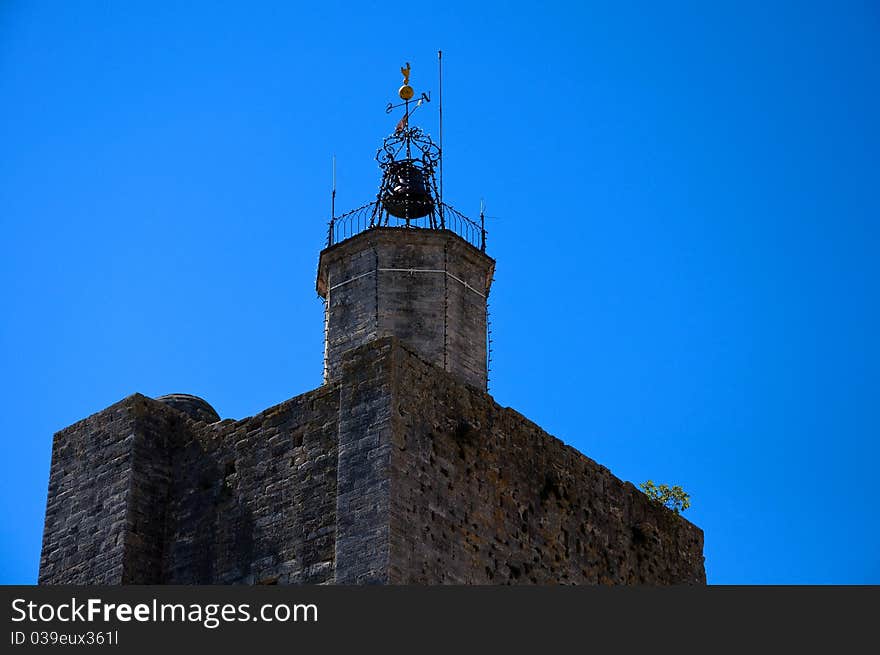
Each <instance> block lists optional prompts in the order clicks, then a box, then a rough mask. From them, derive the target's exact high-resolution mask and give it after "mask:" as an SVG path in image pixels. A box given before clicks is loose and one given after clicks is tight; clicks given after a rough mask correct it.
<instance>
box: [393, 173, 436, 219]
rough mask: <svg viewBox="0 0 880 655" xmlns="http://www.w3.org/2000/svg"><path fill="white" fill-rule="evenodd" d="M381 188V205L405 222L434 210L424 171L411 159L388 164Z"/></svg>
mask: <svg viewBox="0 0 880 655" xmlns="http://www.w3.org/2000/svg"><path fill="white" fill-rule="evenodd" d="M382 188H383V189H385V192H384V193H383V194H382V205H383V206H384V207H385V210H386V211H387V212H388V213H389V214H391V215H392V216H396V217H397V218H403V219H407V220H408V219H411V218H421V217H422V216H427V215H428V214H430V213H431V212H432V211H433V209H434V198H432V197H431V193H430V191H428V185H427V184H426V180H425V171H424V170H423V169H422V168H420V167H419V166H417V165H416V164H415V160H413V159H402V160H400V161H395V162H391V163H390V164H388V166H387V168H386V169H385V180H384V182H383V184H382Z"/></svg>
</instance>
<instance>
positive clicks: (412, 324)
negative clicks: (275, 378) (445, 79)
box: [317, 64, 495, 390]
mask: <svg viewBox="0 0 880 655" xmlns="http://www.w3.org/2000/svg"><path fill="white" fill-rule="evenodd" d="M401 72H402V73H403V75H404V81H403V86H401V87H400V89H399V91H398V95H399V96H400V99H401V100H402V102H401V103H399V104H397V105H394V104H390V103H389V105H388V107H387V108H386V110H387V112H388V113H390V112H391V111H393V110H395V109H398V108H403V112H404V113H403V117H402V118H401V119H400V121H399V122H398V123H397V127H396V128H395V130H394V132H393V133H392V134H391V135H390V136H388V137H387V138H386V139H385V140H384V142H383V144H382V147H380V148H379V151H378V153H377V155H376V160H377V162H378V163H379V167H380V169H381V170H382V181H381V184H380V186H379V192H378V194H377V197H376V200H375V201H373V202H371V203H368V204H366V205H364V206H363V207H360V208H358V209H355V210H353V211H351V212H348V213H346V214H343V215H341V216H338V217H337V216H335V215H334V216H332V217H331V220H330V225H329V231H328V236H327V247H326V248H325V249H324V250H323V251H322V252H321V255H320V260H319V263H318V279H317V290H318V294H319V295H320V296H321V297H322V298H323V299H324V307H325V310H324V313H325V316H324V320H325V330H324V333H325V340H324V381H325V382H329V381H332V380H333V379H335V378H336V377H337V376H339V375H340V374H341V373H342V371H341V370H340V365H341V361H342V354H343V353H345V352H346V351H348V350H351V349H352V348H356V347H358V346H361V345H363V344H365V343H367V342H369V341H372V340H373V339H377V338H382V337H386V336H394V337H397V338H399V339H400V340H401V341H402V342H404V343H405V344H407V345H408V346H409V347H410V348H411V349H413V350H414V351H415V352H416V353H418V354H419V355H420V356H421V357H422V358H423V359H425V360H427V361H428V362H430V363H432V364H435V365H436V366H439V367H441V368H443V369H445V370H447V371H449V372H451V373H452V374H454V375H456V376H458V377H459V378H460V379H461V380H462V381H464V382H466V383H467V384H470V385H473V386H475V387H478V388H480V389H483V390H485V389H486V387H487V382H488V334H487V329H488V321H487V310H488V305H487V301H488V296H489V289H490V286H491V284H492V276H493V273H494V270H495V261H494V260H493V259H492V258H491V257H489V256H488V255H486V252H485V251H486V230H485V227H484V223H483V219H482V217H481V219H480V222H479V223H477V222H475V221H472V220H471V219H469V218H467V217H466V216H464V215H463V214H461V213H460V212H458V211H456V210H455V209H453V208H452V207H450V206H449V205H446V204H445V203H444V202H443V199H442V195H441V193H440V192H438V184H437V175H436V173H437V172H438V169H439V170H441V171H442V156H443V153H442V150H441V148H440V147H438V146H437V145H436V144H435V143H434V142H433V141H432V140H431V138H430V137H429V136H428V135H427V134H425V133H424V132H423V131H422V130H421V129H419V128H418V127H412V126H410V118H411V116H412V114H413V112H414V111H415V110H416V109H418V108H419V107H421V106H422V105H424V104H426V103H427V102H430V96H429V95H428V94H426V93H423V94H422V95H421V97H420V98H419V100H417V101H413V98H414V95H415V93H414V91H413V89H412V87H410V86H409V74H410V66H409V64H407V65H406V67H405V68H402V69H401ZM440 188H442V183H441V186H440ZM334 214H335V212H334Z"/></svg>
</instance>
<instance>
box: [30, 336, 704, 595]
mask: <svg viewBox="0 0 880 655" xmlns="http://www.w3.org/2000/svg"><path fill="white" fill-rule="evenodd" d="M339 366H340V367H341V368H340V372H341V374H340V375H338V376H337V377H335V378H334V380H333V381H332V382H330V383H328V384H326V385H324V386H322V387H321V388H319V389H316V390H315V391H311V392H309V393H306V394H303V395H301V396H297V397H296V398H293V399H291V400H289V401H287V402H285V403H282V404H280V405H277V406H275V407H272V408H270V409H268V410H266V411H265V412H263V413H261V414H258V415H256V416H253V417H250V418H247V419H243V420H241V421H231V420H225V421H213V422H210V421H211V420H212V414H213V413H212V412H211V411H208V410H209V409H210V408H208V410H205V409H204V408H202V409H200V410H199V411H195V410H193V408H192V407H188V406H187V405H186V404H185V403H184V404H181V403H179V402H171V401H170V400H169V401H168V403H167V404H166V402H161V401H159V400H153V399H150V398H146V397H144V396H141V395H138V394H135V395H133V396H130V397H129V398H126V399H125V400H123V401H122V402H120V403H117V404H116V405H113V406H111V407H109V408H107V409H105V410H103V411H102V412H99V413H98V414H95V415H94V416H91V417H89V418H87V419H85V420H83V421H80V422H79V423H76V424H74V425H72V426H70V427H69V428H66V429H64V430H62V431H60V432H59V433H57V434H56V435H55V440H54V444H53V455H52V469H51V473H50V483H49V498H48V502H47V511H46V526H45V533H44V538H43V552H42V558H41V563H40V578H39V581H40V583H41V584H134V583H166V584H172V583H175V584H189V583H264V584H276V583H277V584H288V583H373V582H379V583H424V584H437V583H469V584H470V583H489V584H508V583H509V584H518V583H613V584H620V583H645V584H669V583H703V582H705V572H704V568H703V557H702V539H703V537H702V532H701V531H700V530H699V528H697V527H695V526H693V525H692V524H691V523H689V522H688V521H686V520H684V519H683V518H681V517H678V516H675V515H673V514H672V513H670V512H669V511H668V510H666V509H664V508H662V507H658V506H656V505H654V504H652V503H650V502H649V501H648V499H647V498H646V497H645V496H644V495H643V494H642V493H641V492H639V491H638V490H636V489H635V488H634V487H633V486H632V485H631V484H629V483H624V482H621V481H620V480H618V479H617V478H615V477H614V476H613V475H611V473H610V472H609V471H608V470H607V469H605V468H604V467H602V466H599V465H598V464H596V463H595V462H593V461H592V460H590V459H588V458H586V457H584V456H583V455H581V454H580V453H578V452H577V451H575V450H574V449H572V448H570V447H567V446H565V445H564V444H563V443H562V442H560V441H559V440H557V439H555V438H553V437H552V436H550V435H548V434H546V433H545V432H543V431H542V430H541V429H540V428H539V427H538V426H536V425H534V424H533V423H531V422H530V421H528V420H526V419H525V418H523V417H522V416H520V415H519V414H517V413H516V412H514V411H513V410H511V409H507V408H502V407H500V406H499V405H497V404H496V403H495V402H494V401H493V400H492V398H491V397H490V396H489V395H488V394H486V393H485V392H484V391H482V390H481V389H479V388H477V387H474V386H470V385H467V384H464V383H463V382H462V381H461V380H460V378H459V377H458V376H456V375H455V374H454V373H451V372H447V371H443V370H441V369H440V368H439V367H437V366H435V365H433V364H431V363H429V362H427V361H425V360H424V359H423V357H422V356H421V355H420V354H416V352H414V351H413V350H412V349H410V347H409V346H407V345H404V344H402V343H401V342H400V341H399V340H397V339H395V338H390V337H386V338H382V339H378V340H373V341H370V342H368V343H366V344H365V345H362V346H360V347H358V348H356V349H354V350H351V351H349V352H347V353H346V354H345V355H344V356H342V357H341V358H340V361H339ZM205 406H206V404H205ZM191 416H195V417H196V418H195V419H194V418H191Z"/></svg>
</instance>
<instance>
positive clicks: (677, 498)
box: [639, 480, 691, 514]
mask: <svg viewBox="0 0 880 655" xmlns="http://www.w3.org/2000/svg"><path fill="white" fill-rule="evenodd" d="M639 489H641V490H642V491H644V492H645V495H646V496H648V498H650V499H651V500H653V501H654V502H655V503H657V504H658V505H663V506H664V507H666V508H668V509H671V510H672V511H673V512H675V513H676V514H681V513H682V512H683V511H684V510H686V509H687V508H688V507H690V506H691V497H690V495H689V494H688V493H687V492H685V490H684V489H682V488H681V487H679V486H678V485H674V486H672V487H670V486H669V485H668V484H660V485H657V484H654V482H653V481H652V480H646V481H645V482H642V484H640V485H639Z"/></svg>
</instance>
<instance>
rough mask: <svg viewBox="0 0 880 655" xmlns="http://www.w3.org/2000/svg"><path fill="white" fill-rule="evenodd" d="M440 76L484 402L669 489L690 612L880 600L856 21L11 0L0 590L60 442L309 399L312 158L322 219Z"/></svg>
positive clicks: (864, 92)
mask: <svg viewBox="0 0 880 655" xmlns="http://www.w3.org/2000/svg"><path fill="white" fill-rule="evenodd" d="M438 48H442V49H443V52H444V64H445V67H444V89H443V90H444V119H445V125H444V139H445V146H446V153H447V157H446V160H445V173H446V178H445V199H446V200H447V201H449V202H451V203H452V204H453V205H454V206H456V207H457V208H459V209H460V210H461V211H463V212H465V213H468V214H471V215H475V214H477V212H478V208H479V203H480V199H481V198H485V200H486V204H487V213H488V214H489V215H490V216H491V217H492V218H491V219H490V221H489V229H490V235H489V252H490V254H491V255H492V256H494V257H495V258H496V259H497V261H498V266H497V277H496V281H495V286H494V287H493V291H492V296H491V308H492V317H493V325H494V332H493V337H494V342H495V351H494V361H493V371H492V381H491V391H492V393H493V395H494V396H495V398H496V399H497V400H498V402H500V403H501V404H503V405H509V406H511V407H514V408H515V409H517V410H518V411H520V412H522V413H523V414H525V415H526V416H528V417H529V418H531V419H532V420H534V421H536V422H537V423H538V424H540V425H541V426H542V427H544V428H545V429H546V430H547V431H549V432H551V433H552V434H554V435H556V436H558V437H559V438H560V439H562V440H563V441H565V442H566V443H569V444H571V445H573V446H575V447H576V448H578V449H579V450H581V451H582V452H584V453H585V454H587V455H588V456H590V457H592V458H593V459H595V460H597V461H598V462H600V463H601V464H604V465H606V466H608V467H609V468H610V469H611V470H612V472H614V473H615V474H616V475H618V476H619V477H621V478H623V479H627V480H632V481H634V482H640V481H642V480H645V479H646V478H652V479H654V480H655V481H658V482H664V481H665V482H670V483H678V484H681V485H683V486H684V487H685V489H687V490H688V491H689V492H690V493H691V495H692V497H693V507H692V509H691V510H689V511H688V512H687V514H686V516H687V517H688V518H689V519H690V520H692V521H693V522H694V523H696V524H697V525H699V526H700V527H702V528H703V529H704V530H705V534H706V547H705V554H706V570H707V574H708V579H709V581H710V582H713V583H880V549H878V546H877V544H878V542H880V521H878V518H880V515H878V511H877V494H876V483H875V481H876V478H877V466H878V461H880V443H878V442H880V439H878V437H880V419H878V414H880V410H878V407H880V400H878V399H880V380H878V371H880V348H878V343H877V337H878V334H880V314H878V298H880V293H878V291H880V290H878V286H880V228H878V223H877V221H878V217H880V129H878V117H880V8H878V5H877V4H876V3H871V2H827V3H810V2H791V3H784V2H771V3H767V2H729V3H706V2H694V3H677V2H676V3H655V2H645V3H637V4H629V3H621V2H609V3H601V4H593V3H581V2H570V3H544V2H541V3H535V2H524V3H493V2H486V3H477V2H444V3H412V2H409V3H403V4H400V3H397V4H395V3H388V2H381V3H357V4H355V3H352V4H351V5H337V4H334V3H329V2H320V3H316V2H312V3H307V4H298V3H294V2H277V3H270V2H254V3H242V2H226V3H223V2H187V3H171V2H167V3H158V2H25V1H15V0H12V1H10V0H5V1H3V2H2V3H0V227H2V238H0V244H2V245H0V248H2V257H0V290H2V291H0V293H2V304H0V307H2V312H3V314H2V316H3V319H2V322H0V354H2V376H0V398H2V412H0V434H2V440H3V457H2V467H3V468H2V475H0V511H2V516H0V582H6V583H11V582H18V583H30V582H33V581H35V579H36V574H37V567H38V560H39V551H40V540H41V532H42V521H43V513H44V510H45V500H46V488H47V479H48V472H49V461H50V452H51V451H50V449H51V441H52V434H53V433H54V432H55V431H57V430H59V429H61V428H63V427H65V426H66V425H68V424H70V423H72V422H74V421H76V420H78V419H80V418H83V417H85V416H87V415H89V414H91V413H93V412H95V411H98V410H100V409H101V408H103V407H105V406H107V405H109V404H111V403H113V402H115V401H117V400H120V399H121V398H123V397H125V396H127V395H129V394H131V393H133V392H135V391H138V392H141V393H144V394H147V395H150V396H156V395H161V394H164V393H170V392H184V393H194V394H197V395H200V396H203V397H204V398H206V399H207V400H208V401H209V402H210V403H212V404H213V405H214V407H216V408H217V410H218V411H219V412H220V414H221V415H222V416H223V417H232V418H241V417H244V416H248V415H251V414H254V413H256V412H258V411H260V410H261V409H263V408H265V407H267V406H270V405H272V404H274V403H277V402H280V401H282V400H285V399H287V398H289V397H291V396H294V395H297V394H299V393H302V392H304V391H307V390H309V389H312V388H314V387H316V386H318V385H319V384H320V382H321V370H322V366H321V357H322V305H321V303H320V301H319V300H318V299H317V296H316V294H315V291H314V276H315V270H316V264H317V255H318V251H319V250H320V248H321V247H322V244H323V240H324V238H325V225H326V220H327V214H328V212H329V182H330V158H331V155H332V154H334V153H335V155H336V157H337V170H338V181H339V193H338V201H337V207H338V208H340V209H341V210H344V209H346V208H351V207H355V206H358V205H360V204H362V203H364V202H367V201H369V200H370V199H372V197H374V196H375V192H376V187H377V184H378V169H377V168H376V164H375V162H374V160H373V156H374V154H375V150H376V147H377V146H378V145H379V143H380V141H381V139H382V137H383V136H384V135H385V134H387V133H388V132H390V131H391V130H392V129H393V126H394V121H395V119H393V118H389V117H388V116H386V115H385V113H384V106H385V104H386V103H387V102H388V101H390V100H393V99H394V97H395V96H394V94H395V91H396V89H397V86H398V85H399V84H400V81H401V80H400V74H399V67H400V66H401V65H403V63H404V62H405V61H409V62H411V64H412V68H413V74H412V78H411V82H412V84H413V86H414V87H415V88H416V89H417V91H422V90H430V91H432V92H436V52H437V49H438ZM434 97H435V100H436V96H434ZM435 110H436V102H435V103H432V104H431V105H429V106H428V107H427V108H425V109H420V110H419V111H420V113H421V117H420V120H421V121H422V123H423V125H424V126H425V127H426V128H427V129H428V130H429V131H431V132H435V133H436V129H435V124H436V123H435V120H436V113H435Z"/></svg>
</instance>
